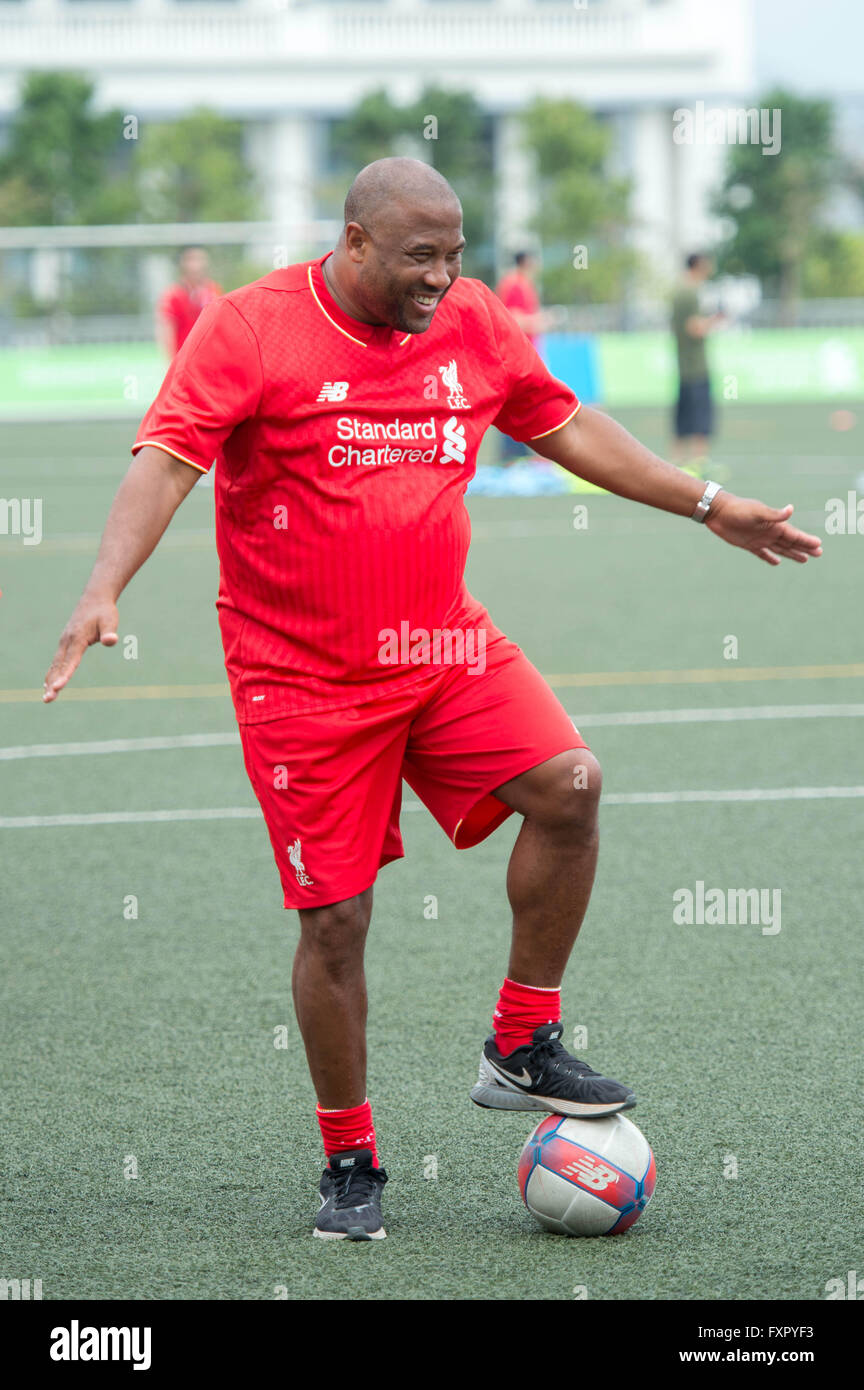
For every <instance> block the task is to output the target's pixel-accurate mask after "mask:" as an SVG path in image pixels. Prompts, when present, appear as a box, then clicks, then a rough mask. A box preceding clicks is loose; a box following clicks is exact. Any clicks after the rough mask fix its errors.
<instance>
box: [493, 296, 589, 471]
mask: <svg viewBox="0 0 864 1390" xmlns="http://www.w3.org/2000/svg"><path fill="white" fill-rule="evenodd" d="M487 295H488V299H487V304H488V307H489V312H490V315H491V317H492V327H493V332H494V334H495V339H496V343H497V347H498V351H499V353H500V355H501V365H502V367H503V368H504V371H505V372H506V375H507V385H506V390H507V394H506V399H505V400H504V402H503V404H502V406H501V409H500V410H499V412H498V414H497V415H496V417H495V419H494V420H493V422H492V423H493V424H494V425H495V426H496V428H497V429H499V430H502V431H503V432H504V434H509V435H510V436H511V437H512V438H513V439H518V440H519V441H520V443H522V444H528V443H530V442H531V440H532V439H540V438H541V437H542V436H543V435H544V434H552V433H553V431H554V430H558V429H560V428H561V426H562V425H566V424H567V421H568V420H572V418H573V416H574V415H575V414H576V412H577V411H578V409H579V405H580V402H579V400H578V398H577V397H576V396H575V395H574V393H573V392H572V391H571V390H570V387H569V386H565V384H564V382H563V381H559V380H558V378H557V377H554V376H553V375H552V373H551V372H550V371H549V370H548V368H547V367H546V366H545V364H544V362H543V360H542V359H541V357H540V355H539V353H538V352H537V350H536V348H535V347H534V346H533V345H532V344H531V342H530V341H529V340H528V338H527V337H526V336H525V334H524V333H523V332H522V329H521V328H520V327H519V325H518V324H517V323H516V320H515V319H514V318H513V316H512V315H511V314H510V313H509V312H508V310H507V309H505V307H504V305H503V304H502V303H501V301H500V299H499V298H498V297H497V295H495V294H493V293H492V291H491V290H487Z"/></svg>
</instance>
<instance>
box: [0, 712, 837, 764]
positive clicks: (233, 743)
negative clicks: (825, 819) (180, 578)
mask: <svg viewBox="0 0 864 1390" xmlns="http://www.w3.org/2000/svg"><path fill="white" fill-rule="evenodd" d="M862 717H864V705H750V706H741V707H739V708H735V707H732V708H729V709H647V710H631V711H629V712H626V711H625V712H622V713H617V714H583V715H581V716H580V717H579V718H577V719H574V721H573V722H574V723H575V724H576V725H577V726H578V728H580V729H592V728H600V727H609V728H613V727H616V726H618V727H623V728H626V727H628V726H630V725H646V724H715V723H717V724H726V723H729V724H732V723H738V722H739V721H747V720H752V719H860V718H862ZM571 718H572V716H571ZM239 743H240V735H239V734H236V733H233V734H231V733H229V734H167V735H165V736H164V737H154V738H112V739H100V740H96V741H91V742H87V743H22V744H18V745H14V746H11V747H8V748H0V762H17V761H18V760H19V759H22V758H68V757H75V756H82V755H84V754H98V753H154V752H159V751H161V750H165V749H172V748H234V747H237V746H238V745H239Z"/></svg>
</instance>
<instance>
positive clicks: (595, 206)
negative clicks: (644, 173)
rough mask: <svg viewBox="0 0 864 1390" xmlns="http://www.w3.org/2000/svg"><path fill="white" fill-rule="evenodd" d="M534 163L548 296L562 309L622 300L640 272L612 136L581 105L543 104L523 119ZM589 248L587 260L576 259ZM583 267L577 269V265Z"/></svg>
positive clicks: (624, 181) (535, 224)
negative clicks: (613, 169)
mask: <svg viewBox="0 0 864 1390" xmlns="http://www.w3.org/2000/svg"><path fill="white" fill-rule="evenodd" d="M522 122H523V128H524V132H525V142H526V144H527V147H528V149H529V150H530V151H531V153H532V155H533V157H534V163H535V168H536V177H537V183H538V207H539V211H538V213H537V215H536V217H535V218H534V220H533V227H534V230H535V231H536V232H537V234H538V235H539V237H540V239H541V242H542V246H543V276H542V279H543V290H544V293H545V296H546V298H547V300H549V301H550V302H554V303H557V304H568V303H574V302H575V303H604V302H609V301H611V300H615V299H619V298H621V297H623V295H624V293H625V291H626V288H627V285H628V282H629V280H630V278H631V277H632V275H633V274H634V273H635V271H636V270H637V268H638V264H639V262H638V256H637V255H636V253H635V252H634V251H632V250H631V249H630V248H629V247H628V246H627V245H626V235H627V232H628V230H629V226H630V220H629V212H628V205H629V196H630V183H629V181H628V180H627V179H623V178H610V176H609V174H608V172H607V169H608V161H609V153H610V146H611V135H610V133H609V131H608V130H607V129H606V127H605V126H604V125H603V124H602V123H601V122H600V121H598V120H597V118H596V117H595V116H593V115H592V114H591V112H589V111H587V110H586V109H585V108H584V107H582V106H580V105H579V104H578V103H577V102H574V101H568V100H564V99H553V98H546V97H538V98H537V100H536V101H534V102H533V103H532V104H531V105H530V106H529V107H528V108H527V109H526V110H525V112H524V113H523V116H522ZM583 246H584V247H585V248H586V254H585V255H583V254H582V253H581V252H580V253H576V248H578V247H583ZM577 256H578V259H579V260H581V261H582V262H583V263H584V268H579V269H576V268H574V259H576V258H577Z"/></svg>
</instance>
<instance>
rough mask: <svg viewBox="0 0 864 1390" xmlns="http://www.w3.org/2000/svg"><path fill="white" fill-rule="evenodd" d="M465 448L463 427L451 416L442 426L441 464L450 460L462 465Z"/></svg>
mask: <svg viewBox="0 0 864 1390" xmlns="http://www.w3.org/2000/svg"><path fill="white" fill-rule="evenodd" d="M465 448H466V445H465V426H464V425H460V424H458V423H457V420H456V416H455V415H451V416H450V419H449V420H448V421H447V422H446V424H445V425H444V447H443V449H442V450H441V462H442V463H446V462H447V461H448V459H450V460H452V461H453V463H464V462H465Z"/></svg>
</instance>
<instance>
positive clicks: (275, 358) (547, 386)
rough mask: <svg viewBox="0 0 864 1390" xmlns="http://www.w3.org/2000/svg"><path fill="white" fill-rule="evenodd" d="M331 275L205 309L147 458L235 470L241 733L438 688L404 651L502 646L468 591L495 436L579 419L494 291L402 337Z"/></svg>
mask: <svg viewBox="0 0 864 1390" xmlns="http://www.w3.org/2000/svg"><path fill="white" fill-rule="evenodd" d="M324 260H326V256H322V257H321V258H320V260H317V261H312V262H307V263H304V264H301V265H294V266H289V267H288V268H287V269H285V270H277V271H274V272H273V273H272V274H270V275H267V276H265V278H264V279H263V280H258V281H257V282H256V283H255V284H252V285H247V286H246V287H245V288H243V289H239V290H234V291H233V292H232V293H231V294H228V295H225V296H224V297H223V298H221V299H219V300H217V302H216V303H215V304H212V305H211V306H210V307H209V308H207V309H205V311H204V313H203V314H202V315H201V318H200V319H199V320H198V323H197V324H196V325H195V328H194V329H193V330H192V333H191V334H190V336H189V338H188V339H187V341H186V344H185V345H184V347H183V348H182V349H181V350H180V352H179V353H178V355H177V357H176V358H175V359H174V361H173V362H172V364H171V366H170V367H169V369H168V372H167V374H166V376H165V380H164V382H163V385H162V388H161V390H160V392H159V395H158V396H157V398H156V400H155V401H154V403H153V405H152V406H151V407H150V409H149V410H148V412H147V414H146V416H145V417H144V420H143V422H142V425H141V428H140V430H139V432H138V437H137V439H136V441H135V444H134V446H133V453H134V452H135V451H136V450H138V449H140V448H141V447H142V446H143V445H144V444H155V445H158V446H159V447H160V448H162V449H165V450H166V451H167V452H168V453H171V454H174V455H175V456H176V457H177V458H180V459H182V460H183V461H184V462H186V463H189V464H191V465H192V466H193V467H195V468H199V469H201V471H202V472H206V471H207V470H208V469H209V468H210V466H211V464H212V463H213V462H214V461H215V459H216V457H217V456H218V457H219V467H218V468H217V470H216V539H217V547H218V551H219V559H220V576H221V577H220V585H219V597H218V600H217V607H218V609H219V620H220V626H221V630H222V639H223V643H224V647H225V660H226V667H227V670H228V675H229V678H230V682H231V689H232V693H233V696H234V702H235V707H236V710H237V717H238V719H239V721H240V722H241V723H253V722H261V721H263V720H266V719H275V718H278V717H281V716H282V715H285V714H293V713H299V712H301V711H306V710H311V709H317V708H323V707H325V706H326V707H330V708H340V707H346V706H349V705H353V704H356V703H359V702H360V701H362V700H369V699H373V698H375V697H377V696H380V695H382V694H385V693H386V692H387V691H388V690H389V689H392V688H393V682H394V681H397V680H403V681H404V680H418V679H421V678H423V677H424V676H426V675H428V673H429V667H428V665H422V664H421V665H418V664H416V655H414V656H410V655H409V652H408V650H407V649H408V646H409V642H408V641H407V640H403V636H404V635H405V634H407V635H408V637H409V638H411V637H412V635H413V634H414V633H415V632H418V633H421V634H422V633H423V632H427V633H433V632H434V631H436V630H445V629H450V630H461V631H462V632H464V633H468V632H470V631H472V630H473V631H474V632H477V631H479V630H480V629H485V632H486V636H485V638H484V640H485V642H486V644H487V646H488V645H489V644H490V643H491V642H493V641H501V640H503V637H502V634H501V633H500V632H499V630H498V629H497V628H496V627H494V625H493V624H492V621H491V619H490V618H489V615H488V613H487V612H486V610H485V609H484V608H483V606H482V605H481V604H480V603H478V602H477V600H476V599H474V598H472V597H471V595H470V594H469V593H468V591H467V589H466V587H465V581H464V577H463V575H464V569H465V560H466V556H467V553H468V543H469V539H470V529H471V528H470V522H469V519H468V512H467V510H466V508H465V503H464V493H465V488H466V486H467V484H468V481H469V479H470V478H471V476H472V475H473V472H474V467H475V461H476V456H477V449H478V446H479V444H480V440H481V438H482V437H483V435H484V433H485V432H486V430H487V429H488V427H489V426H490V425H491V424H493V423H494V424H496V425H497V426H498V427H499V428H500V429H502V430H504V431H505V433H507V434H509V435H511V436H513V437H515V438H516V439H519V440H522V441H524V442H525V443H528V442H529V441H530V440H532V439H537V438H539V437H541V436H542V435H544V434H551V433H552V432H553V431H554V430H556V429H559V428H560V427H561V426H562V425H563V424H565V423H566V422H567V420H569V419H570V418H571V417H572V416H573V415H575V413H576V411H577V410H578V409H579V402H578V401H577V399H576V397H575V396H574V395H573V392H572V391H571V390H570V388H569V387H567V386H565V385H564V384H563V383H562V382H560V381H557V380H556V379H555V378H554V377H552V376H551V375H550V374H549V372H548V371H547V369H546V368H545V367H544V365H543V363H542V362H541V360H540V358H539V357H538V356H537V353H536V352H535V351H534V349H533V348H532V347H531V345H530V343H529V342H528V340H527V338H526V337H525V335H524V334H523V333H522V331H521V329H519V328H518V327H517V325H516V324H515V323H514V321H513V319H512V318H511V317H510V315H509V314H508V313H507V312H506V310H505V309H504V308H503V306H502V305H501V302H500V300H498V299H497V298H496V296H495V295H494V294H493V293H492V291H491V290H490V289H488V288H487V287H486V286H485V285H484V284H482V283H481V282H480V281H479V280H470V279H461V278H460V279H459V280H457V281H456V283H455V284H454V285H453V286H452V288H451V289H450V290H449V291H448V293H447V294H446V295H445V296H444V298H443V300H442V301H441V304H440V305H439V307H438V309H437V311H436V313H435V316H434V318H433V320H432V323H431V325H430V327H429V328H428V329H427V330H426V332H425V333H421V334H411V333H404V334H403V333H399V332H396V331H394V330H392V329H390V328H386V327H375V326H373V325H370V324H363V323H358V322H357V320H355V319H352V318H350V317H349V316H348V315H347V314H345V313H344V312H343V311H342V310H341V309H340V308H339V306H338V305H337V304H336V302H335V301H334V299H333V298H332V296H331V295H330V293H329V291H328V289H327V287H326V284H325V281H324V276H323V273H322V269H321V266H322V263H323V261H324ZM406 624H407V627H406V626H405V625H406ZM394 632H395V633H396V634H399V640H398V641H397V642H396V644H395V647H394V645H393V644H392V642H390V638H389V636H387V637H386V639H385V636H382V634H392V633H394ZM385 642H386V643H390V645H389V646H388V647H387V650H386V654H385V655H383V656H382V644H385Z"/></svg>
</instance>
